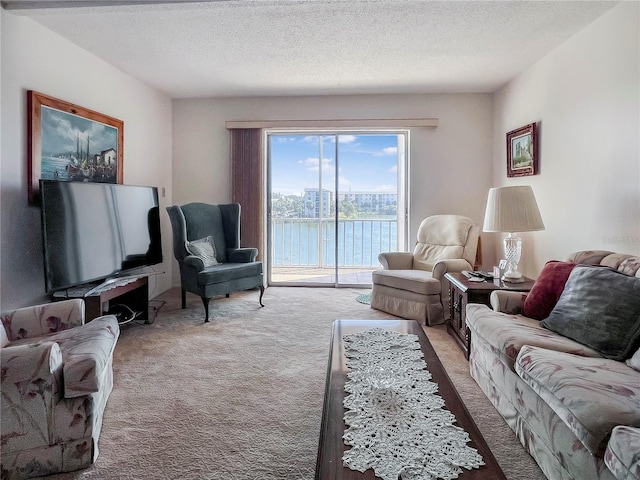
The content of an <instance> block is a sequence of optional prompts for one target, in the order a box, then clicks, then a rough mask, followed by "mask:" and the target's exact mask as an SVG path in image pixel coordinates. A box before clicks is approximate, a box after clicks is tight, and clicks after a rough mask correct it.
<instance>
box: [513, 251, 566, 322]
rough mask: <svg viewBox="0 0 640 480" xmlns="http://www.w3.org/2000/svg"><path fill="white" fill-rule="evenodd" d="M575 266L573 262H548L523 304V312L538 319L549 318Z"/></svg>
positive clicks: (526, 315)
mask: <svg viewBox="0 0 640 480" xmlns="http://www.w3.org/2000/svg"><path fill="white" fill-rule="evenodd" d="M575 266H576V264H575V263H573V262H559V261H557V260H551V261H549V262H547V263H546V264H545V265H544V268H543V269H542V272H540V276H539V277H538V278H537V279H536V282H535V283H534V284H533V287H532V288H531V291H530V292H529V293H528V294H527V296H526V298H525V300H524V303H523V304H522V314H523V315H524V316H525V317H529V318H533V319H536V320H544V319H545V318H547V317H548V316H549V314H550V313H551V310H553V307H555V306H556V303H557V302H558V299H559V298H560V295H562V291H563V290H564V285H565V283H566V282H567V278H569V274H570V273H571V271H572V270H573V267H575Z"/></svg>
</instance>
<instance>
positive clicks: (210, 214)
mask: <svg viewBox="0 0 640 480" xmlns="http://www.w3.org/2000/svg"><path fill="white" fill-rule="evenodd" d="M167 212H168V213H169V218H170V219H171V226H172V228H173V253H174V255H175V257H176V260H177V261H178V266H179V267H180V283H181V287H182V308H186V292H190V293H195V294H196V295H198V296H199V297H200V298H201V299H202V303H203V305H204V310H205V320H204V321H205V322H208V321H209V301H210V299H211V298H212V297H214V296H216V295H226V296H227V297H228V296H229V294H230V293H233V292H238V291H241V290H250V289H253V288H259V289H260V298H259V300H258V302H259V303H260V306H261V307H263V306H264V305H263V303H262V296H263V294H264V280H263V273H262V262H259V261H256V258H257V256H258V249H257V248H253V247H248V248H240V205H239V204H238V203H231V204H225V205H209V204H206V203H198V202H196V203H189V204H186V205H182V206H178V205H174V206H171V207H167Z"/></svg>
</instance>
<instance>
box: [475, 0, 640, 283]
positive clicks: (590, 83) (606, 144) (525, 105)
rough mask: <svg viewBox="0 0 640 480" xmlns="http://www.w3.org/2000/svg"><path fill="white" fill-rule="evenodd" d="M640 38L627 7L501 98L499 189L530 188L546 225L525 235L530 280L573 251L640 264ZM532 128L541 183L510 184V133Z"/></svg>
mask: <svg viewBox="0 0 640 480" xmlns="http://www.w3.org/2000/svg"><path fill="white" fill-rule="evenodd" d="M639 32H640V3H639V2H622V3H621V4H620V5H618V6H616V7H615V8H613V9H612V10H611V11H610V12H608V13H606V14H605V15H604V16H602V17H600V18H599V19H597V20H596V21H595V22H594V23H592V24H591V25H589V26H588V27H587V28H585V29H584V30H582V31H581V32H579V33H578V34H576V35H575V36H574V37H572V38H571V39H569V40H568V41H567V42H565V43H564V44H563V45H561V46H560V47H559V48H557V49H556V50H554V51H553V52H551V53H550V54H548V55H547V56H545V57H544V58H542V59H541V60H540V61H538V62H537V63H536V64H535V65H533V66H532V67H531V68H529V69H528V70H526V71H525V72H524V73H522V74H521V75H519V76H518V77H516V78H515V79H514V80H512V81H511V82H509V83H508V84H507V85H506V86H504V87H503V88H502V89H501V90H500V91H498V92H496V96H495V110H494V123H495V129H494V138H493V141H494V148H493V151H494V158H493V172H494V176H493V183H494V184H495V185H516V184H517V185H520V184H529V185H531V186H532V187H533V189H534V191H535V194H536V197H537V199H538V204H539V206H540V211H541V214H542V217H543V220H544V222H545V225H546V230H545V231H543V232H532V233H527V234H522V235H521V236H522V238H523V262H522V263H521V267H522V268H521V269H522V271H523V272H524V273H525V274H527V275H529V276H532V277H535V276H537V274H538V273H539V272H540V270H541V269H542V266H543V265H544V262H545V261H547V260H550V259H563V258H565V257H566V255H567V254H569V253H571V252H573V251H576V250H585V249H605V250H611V251H615V252H622V253H631V254H635V255H640V73H639V72H640V38H639ZM533 122H540V123H539V127H540V137H539V141H540V174H539V175H536V176H530V177H521V178H519V179H507V177H506V151H505V150H506V146H505V134H506V132H508V131H510V130H513V129H515V128H518V127H520V126H523V125H526V124H528V123H533ZM485 235H494V236H496V237H498V235H499V234H485ZM498 238H499V237H498ZM494 244H495V245H496V249H497V255H500V254H501V245H499V244H497V243H494Z"/></svg>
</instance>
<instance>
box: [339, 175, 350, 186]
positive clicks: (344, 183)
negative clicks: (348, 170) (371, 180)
mask: <svg viewBox="0 0 640 480" xmlns="http://www.w3.org/2000/svg"><path fill="white" fill-rule="evenodd" d="M351 183H352V182H351V181H350V180H348V179H347V178H345V177H343V176H338V185H339V186H341V187H348V186H350V185H351Z"/></svg>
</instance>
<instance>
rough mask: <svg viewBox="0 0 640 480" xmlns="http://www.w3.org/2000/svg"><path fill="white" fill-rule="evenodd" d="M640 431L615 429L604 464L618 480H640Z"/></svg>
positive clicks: (621, 427)
mask: <svg viewBox="0 0 640 480" xmlns="http://www.w3.org/2000/svg"><path fill="white" fill-rule="evenodd" d="M638 452H640V429H638V428H633V427H627V426H619V427H616V428H614V429H613V432H612V433H611V438H610V439H609V444H608V445H607V450H606V452H605V453H604V463H605V464H606V465H607V467H608V468H609V470H611V472H612V473H613V475H614V477H616V479H617V480H640V454H638Z"/></svg>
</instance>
